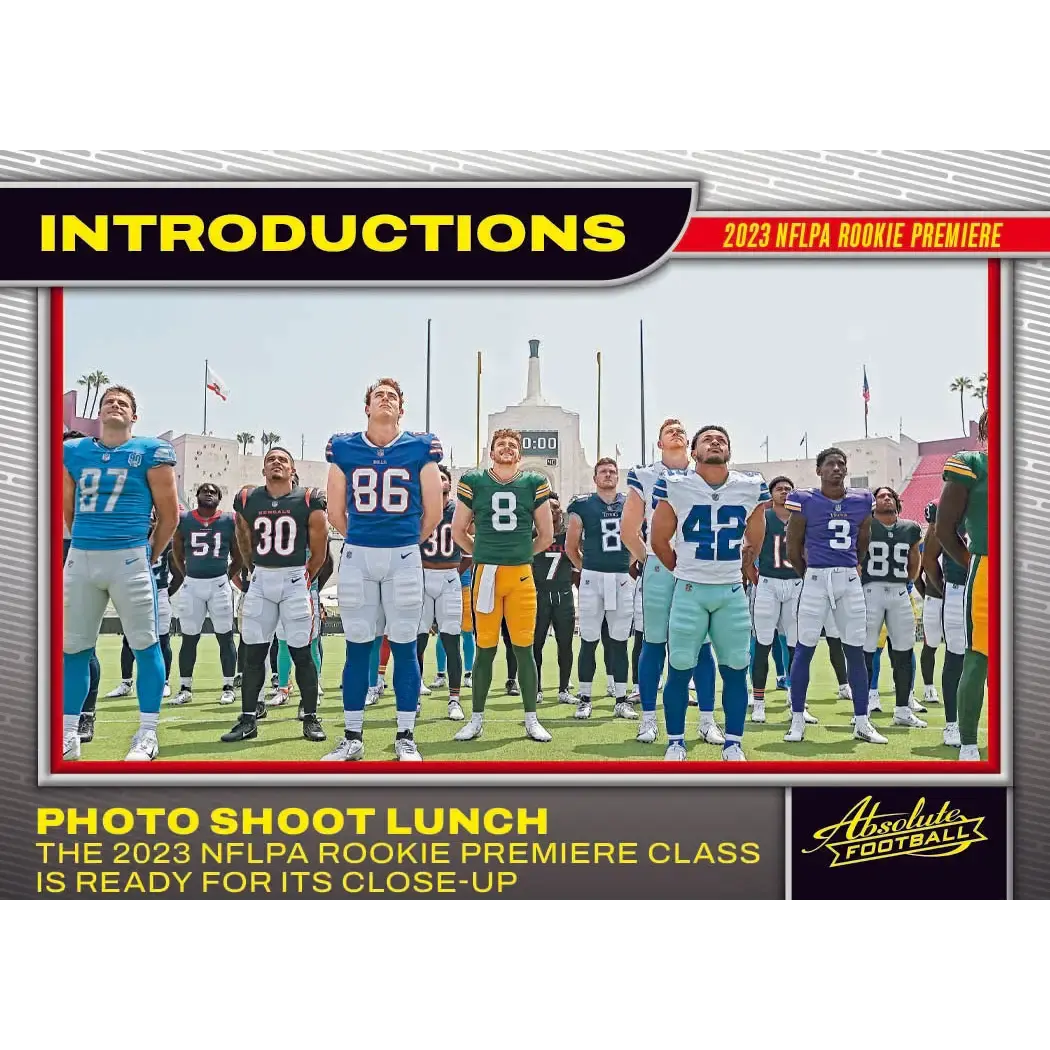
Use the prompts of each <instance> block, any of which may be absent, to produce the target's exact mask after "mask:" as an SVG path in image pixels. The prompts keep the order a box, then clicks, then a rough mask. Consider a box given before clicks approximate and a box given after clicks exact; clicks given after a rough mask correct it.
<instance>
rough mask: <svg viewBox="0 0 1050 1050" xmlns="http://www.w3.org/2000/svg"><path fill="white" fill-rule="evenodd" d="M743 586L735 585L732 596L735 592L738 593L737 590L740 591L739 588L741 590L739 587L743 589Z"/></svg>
mask: <svg viewBox="0 0 1050 1050" xmlns="http://www.w3.org/2000/svg"><path fill="white" fill-rule="evenodd" d="M743 586H744V585H743V584H742V583H740V584H737V586H736V587H734V588H733V593H734V594H736V592H737V591H739V590H740V588H741V587H743Z"/></svg>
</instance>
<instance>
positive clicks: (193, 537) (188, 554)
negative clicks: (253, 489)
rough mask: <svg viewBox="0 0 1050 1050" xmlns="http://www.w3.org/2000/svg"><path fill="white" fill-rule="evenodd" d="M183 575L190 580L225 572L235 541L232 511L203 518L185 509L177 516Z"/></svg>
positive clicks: (207, 578)
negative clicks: (183, 565)
mask: <svg viewBox="0 0 1050 1050" xmlns="http://www.w3.org/2000/svg"><path fill="white" fill-rule="evenodd" d="M177 531H178V533H179V535H180V536H182V552H183V557H184V558H185V561H186V576H187V577H188V578H189V579H193V580H213V579H217V578H218V577H220V576H225V575H226V573H227V571H228V569H229V567H230V552H231V551H232V549H233V544H234V543H235V542H236V540H235V539H234V534H235V532H236V524H235V523H234V518H233V515H232V514H215V515H213V516H212V517H210V518H202V517H201V516H200V512H199V511H196V510H187V511H184V512H183V514H182V516H181V517H180V518H179V524H178V529H177Z"/></svg>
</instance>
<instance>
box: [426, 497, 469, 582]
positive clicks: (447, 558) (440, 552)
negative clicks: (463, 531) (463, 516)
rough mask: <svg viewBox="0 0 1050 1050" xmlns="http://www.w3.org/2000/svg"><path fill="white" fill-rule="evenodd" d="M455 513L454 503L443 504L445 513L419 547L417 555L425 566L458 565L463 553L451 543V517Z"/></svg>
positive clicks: (451, 501) (443, 566) (442, 566)
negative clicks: (418, 554)
mask: <svg viewBox="0 0 1050 1050" xmlns="http://www.w3.org/2000/svg"><path fill="white" fill-rule="evenodd" d="M455 513H456V501H455V500H449V501H448V503H446V504H445V512H444V514H442V516H441V521H440V522H438V524H437V526H436V527H435V529H434V531H433V532H432V533H431V534H430V535H429V536H428V537H427V539H426V540H425V541H424V542H423V543H421V544H420V545H419V553H420V556H421V557H422V558H423V561H424V562H425V563H426V564H427V565H431V566H434V567H437V568H445V567H447V566H452V565H456V566H458V565H459V563H460V559H461V558H462V557H463V552H462V551H461V550H460V549H459V547H457V546H456V544H455V543H453V542H452V516H453V515H454V514H455Z"/></svg>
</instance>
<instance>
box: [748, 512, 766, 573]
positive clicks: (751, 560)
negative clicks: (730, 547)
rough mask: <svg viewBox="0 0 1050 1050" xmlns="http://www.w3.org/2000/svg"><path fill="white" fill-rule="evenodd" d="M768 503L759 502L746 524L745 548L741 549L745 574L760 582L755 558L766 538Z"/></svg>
mask: <svg viewBox="0 0 1050 1050" xmlns="http://www.w3.org/2000/svg"><path fill="white" fill-rule="evenodd" d="M767 507H768V504H767V503H759V504H758V506H757V507H755V509H754V510H753V511H751V516H750V517H749V518H748V519H747V525H746V526H744V548H743V550H742V551H741V555H742V560H743V563H744V575H745V576H746V577H747V578H748V579H749V580H750V581H751V582H752V583H758V566H756V565H755V559H756V558H757V557H758V555H759V552H760V551H761V550H762V544H763V543H764V542H765V539H766V509H767Z"/></svg>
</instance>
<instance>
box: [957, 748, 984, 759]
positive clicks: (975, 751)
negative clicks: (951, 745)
mask: <svg viewBox="0 0 1050 1050" xmlns="http://www.w3.org/2000/svg"><path fill="white" fill-rule="evenodd" d="M959 761H960V762H980V761H981V749H980V748H979V747H978V746H977V745H976V744H963V745H962V746H961V747H960V748H959Z"/></svg>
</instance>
